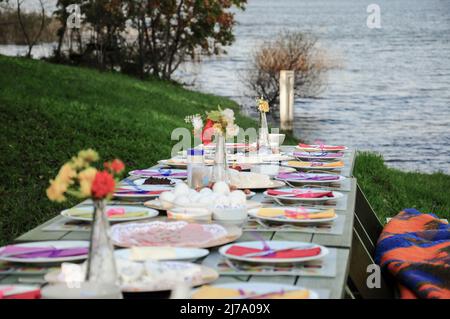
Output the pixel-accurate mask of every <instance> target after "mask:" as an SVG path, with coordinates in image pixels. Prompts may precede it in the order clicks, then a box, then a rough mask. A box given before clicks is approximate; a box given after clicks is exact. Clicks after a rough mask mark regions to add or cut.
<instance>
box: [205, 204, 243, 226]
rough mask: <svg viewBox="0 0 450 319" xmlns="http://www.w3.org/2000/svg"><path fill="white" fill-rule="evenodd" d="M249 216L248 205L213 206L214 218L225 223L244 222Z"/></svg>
mask: <svg viewBox="0 0 450 319" xmlns="http://www.w3.org/2000/svg"><path fill="white" fill-rule="evenodd" d="M247 216H248V213H247V207H246V206H237V207H214V208H212V217H213V219H214V220H217V221H219V222H221V223H225V224H238V225H240V224H243V223H244V222H245V221H246V220H247Z"/></svg>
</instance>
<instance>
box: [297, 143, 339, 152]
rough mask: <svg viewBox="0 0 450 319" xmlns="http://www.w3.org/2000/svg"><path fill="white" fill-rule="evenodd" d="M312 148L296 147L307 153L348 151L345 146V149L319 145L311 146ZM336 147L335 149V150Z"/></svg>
mask: <svg viewBox="0 0 450 319" xmlns="http://www.w3.org/2000/svg"><path fill="white" fill-rule="evenodd" d="M309 146H310V147H300V146H299V145H296V146H295V148H296V149H299V150H302V151H305V152H322V149H323V151H325V152H344V151H346V150H348V147H347V146H344V148H337V145H323V146H321V145H318V144H316V145H315V144H311V145H309ZM333 147H334V148H333Z"/></svg>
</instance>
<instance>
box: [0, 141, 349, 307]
mask: <svg viewBox="0 0 450 319" xmlns="http://www.w3.org/2000/svg"><path fill="white" fill-rule="evenodd" d="M293 148H294V146H283V147H282V151H292V150H293ZM355 156H356V152H355V150H348V151H347V152H345V156H344V159H343V161H344V164H345V166H344V168H343V169H342V170H341V172H340V174H341V175H344V176H346V177H347V179H346V180H345V184H342V185H341V187H340V188H341V189H339V191H341V192H343V193H344V194H345V196H344V197H343V198H342V199H341V202H340V203H339V205H337V206H336V207H335V209H336V213H337V215H338V219H337V220H336V221H335V223H337V222H340V223H341V224H342V225H340V229H339V232H337V233H329V232H328V233H327V232H326V231H325V232H324V231H319V230H317V229H314V228H311V227H305V229H304V230H298V231H283V230H279V231H272V230H270V229H269V230H267V231H261V230H259V231H258V232H257V234H259V235H260V236H261V237H262V238H264V239H265V240H284V241H304V242H311V243H316V244H320V245H324V246H326V247H327V248H329V250H330V254H329V258H328V259H327V262H328V263H329V265H328V266H327V267H328V268H330V269H331V270H326V269H324V273H321V274H319V275H317V274H314V271H312V272H311V273H312V274H311V273H310V272H308V270H307V269H306V270H305V271H304V272H303V273H302V274H300V275H262V274H261V275H259V274H258V275H228V274H227V275H220V277H219V279H218V280H217V281H215V283H230V282H266V283H270V282H273V283H278V284H280V283H282V284H290V285H297V286H301V287H305V288H309V289H313V290H315V291H317V292H318V294H319V297H320V298H325V299H326V298H333V299H337V298H343V297H344V296H345V292H346V285H347V278H348V275H349V268H350V263H351V253H352V251H351V249H352V240H353V237H354V235H353V228H354V217H355V201H356V198H357V191H358V186H357V182H356V179H355V178H354V177H353V167H354V162H355ZM155 167H159V166H158V165H156V166H155ZM252 200H254V201H258V202H261V203H262V204H263V205H264V204H270V205H274V204H275V203H273V202H272V201H271V200H270V199H268V198H265V197H264V195H263V194H262V191H260V192H257V194H256V195H255V196H254V197H253V198H252ZM83 204H86V202H83V203H80V204H79V205H83ZM133 204H137V205H142V204H143V202H138V203H133ZM157 218H160V219H165V218H166V217H165V216H161V214H160V217H157ZM61 219H64V217H62V216H60V215H58V216H56V217H54V218H52V219H51V220H49V221H47V222H46V223H44V224H42V225H40V226H38V227H36V228H34V229H32V230H30V231H28V232H27V233H25V234H23V235H22V236H20V237H18V238H17V239H16V242H29V241H44V240H89V234H90V233H89V231H67V230H52V231H49V230H46V228H48V226H49V225H52V224H55V223H56V222H58V221H60V220H61ZM254 233H255V232H254V231H251V230H246V229H245V228H244V231H243V234H242V236H241V237H240V238H239V239H238V240H237V242H240V241H253V240H255V237H254V236H255V235H254ZM210 251H211V253H210V255H209V256H207V257H205V258H204V259H202V260H199V261H197V262H198V263H203V264H204V265H207V266H211V265H214V259H215V258H219V254H218V253H217V248H213V249H211V250H210ZM327 267H325V268H327ZM327 271H331V272H332V275H330V273H326V272H327ZM41 281H43V275H42V274H41V275H23V274H14V273H12V274H4V275H0V284H11V283H37V282H41Z"/></svg>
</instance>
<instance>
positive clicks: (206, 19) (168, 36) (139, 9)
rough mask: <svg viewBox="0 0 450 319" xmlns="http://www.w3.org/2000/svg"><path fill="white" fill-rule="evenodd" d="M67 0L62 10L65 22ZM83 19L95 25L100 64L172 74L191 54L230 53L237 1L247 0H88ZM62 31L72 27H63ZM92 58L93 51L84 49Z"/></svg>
mask: <svg viewBox="0 0 450 319" xmlns="http://www.w3.org/2000/svg"><path fill="white" fill-rule="evenodd" d="M68 2H69V1H67V0H59V1H58V8H59V10H58V11H57V15H58V17H59V19H60V21H61V22H62V23H63V24H65V20H67V15H64V14H65V8H66V7H67V5H68ZM81 2H82V4H81V8H82V13H83V17H84V20H83V24H84V25H85V26H89V27H90V28H91V29H92V33H91V34H92V36H91V40H90V43H88V44H87V45H85V47H90V48H93V51H92V52H95V57H96V66H97V67H99V68H103V67H105V66H107V67H108V68H111V69H112V68H116V67H118V68H120V69H121V70H122V71H123V72H131V73H133V74H136V75H139V76H141V77H144V76H145V75H147V74H152V75H154V76H156V77H159V78H163V79H170V78H171V76H172V74H173V73H174V72H175V70H176V69H177V68H178V67H179V65H180V64H181V63H183V61H186V60H187V59H200V58H201V56H204V55H217V54H221V53H224V52H225V51H224V49H223V48H224V47H225V46H227V45H230V44H231V43H232V42H233V41H234V36H233V33H232V31H233V27H234V25H235V20H234V13H233V12H232V11H231V9H232V8H233V7H235V8H239V9H244V6H245V4H246V0H84V1H81ZM62 31H63V32H62V33H63V35H62V36H64V33H65V32H66V29H62ZM79 53H80V54H81V55H83V57H84V58H89V56H88V55H89V53H90V51H89V52H88V51H86V52H82V51H81V50H80V52H79Z"/></svg>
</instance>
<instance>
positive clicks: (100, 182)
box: [47, 149, 125, 284]
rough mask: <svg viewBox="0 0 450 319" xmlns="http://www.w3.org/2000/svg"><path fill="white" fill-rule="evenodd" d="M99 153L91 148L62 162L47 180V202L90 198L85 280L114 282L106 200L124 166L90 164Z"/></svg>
mask: <svg viewBox="0 0 450 319" xmlns="http://www.w3.org/2000/svg"><path fill="white" fill-rule="evenodd" d="M98 160H99V155H98V153H97V152H95V151H94V150H92V149H88V150H82V151H80V152H79V153H78V155H77V156H74V157H72V159H71V160H70V161H69V162H67V163H66V164H64V165H63V166H62V167H61V168H60V170H59V173H58V175H57V176H56V177H55V179H53V180H51V181H50V186H49V187H48V188H47V197H48V198H49V199H50V200H51V201H55V202H64V201H65V200H66V199H67V198H66V196H67V195H69V196H73V197H75V198H80V199H82V198H91V199H92V201H93V203H94V215H93V221H92V227H91V240H90V246H89V257H88V263H87V272H86V281H93V282H99V283H107V284H117V270H116V264H115V259H114V249H113V246H112V244H111V241H110V238H109V221H108V217H107V216H106V212H105V207H106V201H107V200H108V199H109V198H111V197H112V196H113V193H114V190H115V188H116V184H117V182H118V179H119V176H120V175H121V173H122V172H123V171H124V169H125V165H124V164H123V162H122V161H121V160H118V159H115V160H113V161H111V162H105V163H104V164H103V168H101V169H99V168H95V167H94V166H93V164H94V163H95V162H97V161H98Z"/></svg>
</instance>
